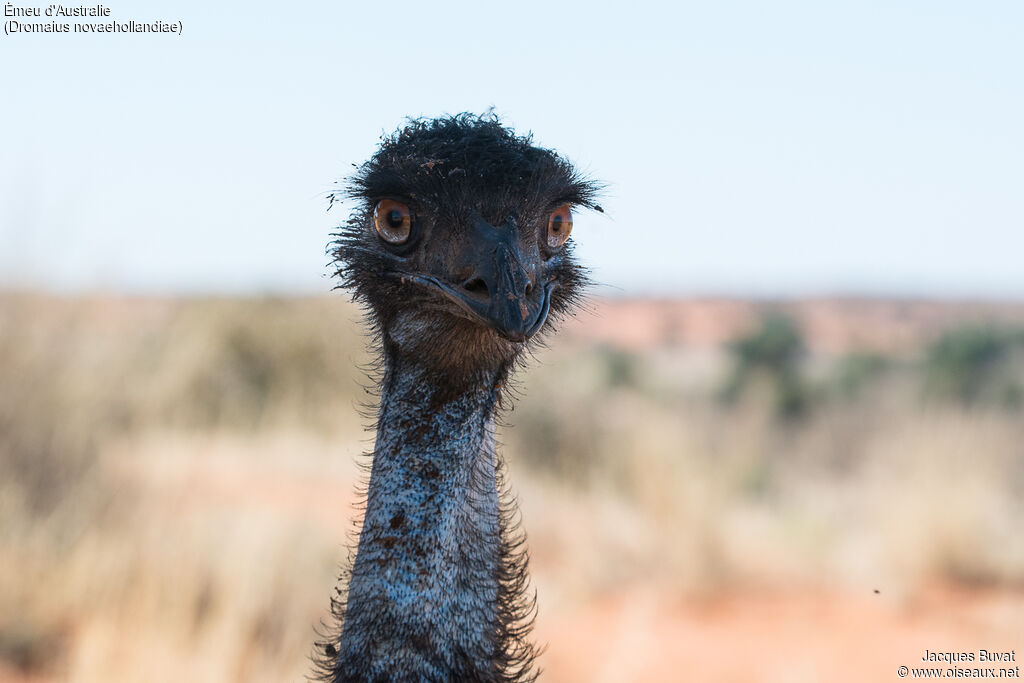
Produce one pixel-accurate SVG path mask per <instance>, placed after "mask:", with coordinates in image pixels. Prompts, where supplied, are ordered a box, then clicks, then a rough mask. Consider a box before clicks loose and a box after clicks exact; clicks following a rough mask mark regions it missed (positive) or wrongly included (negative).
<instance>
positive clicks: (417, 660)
mask: <svg viewBox="0 0 1024 683" xmlns="http://www.w3.org/2000/svg"><path fill="white" fill-rule="evenodd" d="M388 356H389V357H388V358H386V370H385V376H384V382H383V386H382V392H381V405H380V412H379V422H378V427H377V441H376V446H375V448H374V453H373V466H372V471H371V475H370V485H369V490H368V497H367V503H366V516H365V519H364V521H363V529H362V532H361V534H360V537H359V544H358V550H357V554H356V559H355V562H354V565H353V567H352V570H351V578H350V581H349V590H348V597H347V600H346V601H345V604H344V605H341V606H340V609H339V610H338V611H339V612H340V613H341V614H340V615H339V616H341V617H342V618H343V620H344V625H343V630H342V633H341V638H340V646H339V647H338V649H337V657H336V659H335V661H334V662H333V663H332V666H331V669H332V670H331V672H330V679H331V680H332V681H335V682H340V681H527V680H533V679H534V678H535V677H536V675H535V674H534V673H533V666H532V665H533V659H534V656H535V651H534V648H533V646H532V644H530V643H529V642H528V641H527V640H526V637H527V635H528V633H529V630H530V627H531V625H532V617H533V612H534V602H533V600H532V598H528V597H527V595H526V585H527V573H526V562H527V560H526V553H525V551H524V550H523V543H522V539H521V536H520V535H519V534H518V530H517V525H516V522H515V516H516V510H515V503H514V501H512V500H511V498H510V497H509V496H507V495H501V494H499V491H500V490H501V489H502V488H503V486H502V483H501V461H500V459H499V458H498V456H497V455H496V453H495V447H494V446H495V443H494V411H495V406H496V404H497V399H498V391H499V389H498V387H497V384H498V380H499V375H501V376H503V374H504V373H503V372H502V373H497V372H496V373H495V376H494V377H490V378H481V379H482V380H483V381H482V382H481V383H480V384H478V385H476V386H471V387H468V388H466V389H465V390H463V391H459V392H452V391H451V390H448V391H446V392H444V393H442V392H441V391H440V390H439V389H438V387H437V384H438V382H437V381H436V379H437V378H436V377H431V376H430V375H428V374H427V373H425V372H424V371H423V370H422V369H421V368H418V367H417V366H416V365H414V364H412V363H404V362H401V361H400V360H399V359H398V358H397V357H396V356H394V355H392V354H388ZM430 379H433V380H435V381H429V380H430ZM331 649H333V648H331V647H328V650H327V651H328V652H330V650H331Z"/></svg>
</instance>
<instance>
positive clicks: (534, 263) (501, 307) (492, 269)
mask: <svg viewBox="0 0 1024 683" xmlns="http://www.w3.org/2000/svg"><path fill="white" fill-rule="evenodd" d="M471 227H472V229H473V233H474V234H473V239H472V240H471V244H470V246H469V249H468V250H467V253H466V254H465V257H466V258H468V262H469V264H470V267H471V268H472V272H473V274H472V275H471V276H470V277H469V278H468V279H466V280H465V281H464V282H463V283H462V286H461V287H458V288H453V289H454V291H455V292H457V293H458V296H459V298H460V299H461V301H462V302H463V304H464V305H465V306H466V307H468V308H469V309H470V310H472V311H473V312H474V313H475V314H476V315H477V316H478V317H479V318H480V320H481V322H484V323H485V324H486V325H487V326H488V327H490V328H491V329H493V330H494V331H495V332H497V333H498V334H500V335H501V336H503V337H505V339H508V340H509V341H514V342H524V341H526V340H527V339H529V338H530V337H532V336H533V335H534V334H536V333H537V331H538V330H540V328H541V326H543V325H544V321H545V320H546V319H547V316H548V310H549V308H550V305H551V285H550V283H545V284H543V285H541V286H540V287H539V288H538V287H536V286H535V280H536V274H537V272H538V271H539V270H540V266H541V264H540V256H539V254H536V255H533V254H524V253H523V250H522V249H521V247H520V244H519V233H518V230H517V229H516V225H515V221H513V220H512V219H511V218H510V219H509V220H508V221H506V223H505V225H504V226H502V227H500V228H496V227H494V226H492V225H491V224H490V223H488V222H487V221H485V220H484V219H483V218H482V217H481V216H479V215H474V216H472V217H471Z"/></svg>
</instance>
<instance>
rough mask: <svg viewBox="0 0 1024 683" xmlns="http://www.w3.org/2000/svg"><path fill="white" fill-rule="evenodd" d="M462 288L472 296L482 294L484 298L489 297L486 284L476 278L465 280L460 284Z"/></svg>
mask: <svg viewBox="0 0 1024 683" xmlns="http://www.w3.org/2000/svg"><path fill="white" fill-rule="evenodd" d="M462 288H463V289H465V290H466V291H467V292H470V293H472V294H483V295H484V296H490V294H491V292H490V290H489V289H488V288H487V283H486V282H484V281H483V280H482V279H481V278H478V277H475V278H472V279H471V280H466V281H465V282H464V283H462Z"/></svg>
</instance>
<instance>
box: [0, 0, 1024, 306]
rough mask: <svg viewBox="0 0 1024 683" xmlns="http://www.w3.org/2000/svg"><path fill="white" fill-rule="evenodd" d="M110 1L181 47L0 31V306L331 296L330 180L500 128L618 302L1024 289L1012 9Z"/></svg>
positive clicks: (1020, 50)
mask: <svg viewBox="0 0 1024 683" xmlns="http://www.w3.org/2000/svg"><path fill="white" fill-rule="evenodd" d="M19 4H29V3H19ZM43 6H45V5H43ZM109 6H110V7H111V8H112V15H113V16H114V17H116V18H117V19H119V20H122V21H125V20H128V19H135V20H151V19H154V18H165V19H171V20H176V19H180V20H181V21H183V22H184V34H183V35H182V36H181V37H172V36H167V35H164V36H156V35H134V36H132V35H114V36H111V35H107V36H81V37H80V36H63V35H61V36H54V35H42V36H26V35H16V36H0V64H2V74H0V79H2V83H0V85H2V90H0V92H2V94H0V98H2V106H0V126H2V128H0V129H2V131H3V143H2V149H0V281H2V282H3V283H6V284H17V285H23V286H24V285H28V286H37V287H47V288H53V289H57V290H62V291H66V290H79V289H94V288H101V289H106V290H129V291H142V292H211V291H214V292H217V291H225V292H251V293H261V292H267V291H273V292H300V293H309V292H313V293H315V292H324V291H326V290H327V289H328V288H329V287H330V285H331V283H330V282H329V281H328V280H327V279H325V278H324V277H323V274H324V273H325V272H326V270H327V269H326V268H325V262H326V258H325V256H324V245H325V243H326V242H327V239H328V233H329V232H330V230H331V229H332V227H333V226H334V225H336V224H337V223H338V222H340V221H341V220H342V219H343V218H344V212H338V211H337V209H335V210H334V211H332V212H331V213H329V214H328V213H325V208H326V202H325V201H324V193H325V192H327V191H329V190H330V189H331V187H332V182H333V181H334V180H335V179H338V178H341V177H343V176H344V175H345V174H346V173H348V172H349V171H350V170H351V166H350V164H351V163H353V162H355V163H358V162H361V161H363V160H364V159H365V158H366V157H367V156H368V155H369V154H370V153H371V152H372V150H373V148H374V145H375V144H376V142H377V138H378V136H379V135H380V133H381V132H382V131H391V130H393V129H394V128H395V127H396V126H398V125H399V124H400V123H401V122H402V120H403V117H405V116H408V115H436V114H440V113H445V112H458V111H463V110H468V111H475V112H479V111H483V110H484V109H486V108H488V107H490V106H492V105H493V106H494V107H495V109H496V111H497V112H499V113H500V114H501V115H503V116H504V117H505V119H506V121H507V122H508V123H509V124H512V125H513V126H514V127H515V128H516V129H517V130H519V131H521V132H524V131H526V130H532V131H533V132H534V134H535V137H536V139H537V141H538V142H539V143H541V144H543V145H546V146H551V147H555V148H557V149H558V150H560V151H561V152H563V153H564V154H566V155H567V156H568V157H569V158H571V159H573V160H574V161H576V162H577V163H578V164H580V165H581V166H583V167H584V168H585V169H587V170H589V171H590V172H591V173H592V174H593V175H594V176H596V177H598V178H600V179H602V180H605V181H606V182H608V183H609V184H610V188H609V191H608V195H607V198H606V200H605V201H604V202H603V203H604V206H605V208H606V209H607V212H608V213H607V215H606V216H591V217H580V218H579V219H578V220H577V226H576V229H575V231H574V237H576V239H577V242H578V244H579V249H578V251H579V254H580V256H581V258H582V259H583V260H584V261H586V262H587V263H588V264H590V265H591V266H592V267H593V270H594V273H595V276H596V278H597V279H599V280H600V281H602V282H604V283H607V284H608V285H611V286H614V287H617V288H618V289H619V291H621V292H623V293H626V294H630V293H650V292H657V293H666V294H667V293H683V294H740V295H760V296H775V295H807V294H825V293H828V294H831V293H847V294H862V293H867V294H896V295H930V296H1001V297H1006V296H1009V297H1021V296H1024V267H1022V265H1021V264H1022V260H1024V3H1020V2H1010V1H1006V2H983V3H977V2H976V3H969V2H962V1H958V2H943V1H929V2H925V1H921V2H846V3H837V2H820V1H819V2H774V3H763V2H700V3H689V2H674V3H664V4H661V3H644V2H630V3H617V4H616V5H615V6H614V7H611V6H606V5H602V4H599V3H587V4H583V3H579V4H575V5H568V4H565V3H557V2H550V1H549V2H516V3H505V4H502V3H484V2H477V3H438V2H422V1H421V2H416V3H381V4H379V5H378V6H376V7H374V6H372V5H371V3H368V2H360V3H323V4H303V3H276V4H258V3H253V2H246V3H231V4H228V3H219V4H217V5H216V6H213V4H212V3H208V2H193V1H191V0H188V1H186V0H181V1H171V0H159V1H158V2H152V3H145V4H144V3H140V2H112V3H111V4H110V5H109Z"/></svg>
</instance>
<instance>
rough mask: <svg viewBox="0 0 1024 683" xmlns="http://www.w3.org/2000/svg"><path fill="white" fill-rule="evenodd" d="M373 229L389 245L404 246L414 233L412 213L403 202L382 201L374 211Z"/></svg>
mask: <svg viewBox="0 0 1024 683" xmlns="http://www.w3.org/2000/svg"><path fill="white" fill-rule="evenodd" d="M373 227H374V228H376V229H377V234H378V235H380V238H381V239H382V240H384V241H385V242H387V243H388V244H404V243H405V242H407V241H408V240H409V235H410V234H411V233H412V211H410V210H409V207H408V206H406V205H405V204H403V203H402V202H396V201H395V200H394V199H382V200H380V201H379V202H377V207H376V208H375V209H374V210H373Z"/></svg>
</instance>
